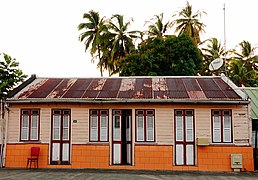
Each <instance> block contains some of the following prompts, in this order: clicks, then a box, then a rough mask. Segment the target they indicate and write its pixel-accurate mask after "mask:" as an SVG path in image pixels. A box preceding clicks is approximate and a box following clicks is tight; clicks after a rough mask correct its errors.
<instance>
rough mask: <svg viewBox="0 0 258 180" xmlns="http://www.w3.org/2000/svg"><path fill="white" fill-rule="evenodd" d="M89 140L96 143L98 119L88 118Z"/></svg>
mask: <svg viewBox="0 0 258 180" xmlns="http://www.w3.org/2000/svg"><path fill="white" fill-rule="evenodd" d="M90 140H91V141H98V117H97V116H91V117H90Z"/></svg>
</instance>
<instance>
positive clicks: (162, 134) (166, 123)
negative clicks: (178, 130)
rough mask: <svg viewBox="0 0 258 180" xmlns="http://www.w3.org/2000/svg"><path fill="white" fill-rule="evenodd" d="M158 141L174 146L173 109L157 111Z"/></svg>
mask: <svg viewBox="0 0 258 180" xmlns="http://www.w3.org/2000/svg"><path fill="white" fill-rule="evenodd" d="M155 113H156V116H155V118H156V119H155V125H156V141H157V143H158V144H169V145H172V144H173V142H174V133H173V132H174V111H173V109H171V108H167V107H166V108H160V107H159V108H156V109H155Z"/></svg>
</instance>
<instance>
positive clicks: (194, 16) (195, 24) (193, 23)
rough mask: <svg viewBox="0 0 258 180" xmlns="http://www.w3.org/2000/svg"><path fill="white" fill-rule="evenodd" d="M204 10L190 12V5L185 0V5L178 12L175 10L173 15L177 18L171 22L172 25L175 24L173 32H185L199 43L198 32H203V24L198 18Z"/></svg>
mask: <svg viewBox="0 0 258 180" xmlns="http://www.w3.org/2000/svg"><path fill="white" fill-rule="evenodd" d="M203 14H206V12H205V11H200V10H199V11H197V12H195V13H193V12H192V6H191V5H190V4H189V2H188V1H187V3H186V6H185V7H184V8H183V9H182V10H181V11H179V12H176V13H175V14H174V15H173V17H175V16H177V19H176V20H174V21H173V22H172V25H176V26H177V27H176V30H175V32H176V33H177V32H179V35H180V34H183V33H186V34H188V35H189V36H190V37H192V39H193V41H194V42H195V43H196V44H198V43H200V42H201V41H200V33H202V32H204V27H205V24H203V23H202V22H200V21H199V18H201V16H202V15H203Z"/></svg>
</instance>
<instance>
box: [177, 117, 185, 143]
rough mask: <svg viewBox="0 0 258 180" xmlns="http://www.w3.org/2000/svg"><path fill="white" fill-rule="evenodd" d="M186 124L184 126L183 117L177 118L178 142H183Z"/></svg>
mask: <svg viewBox="0 0 258 180" xmlns="http://www.w3.org/2000/svg"><path fill="white" fill-rule="evenodd" d="M183 129H184V124H183V117H182V116H176V141H183V140H184V139H183V138H184V132H183Z"/></svg>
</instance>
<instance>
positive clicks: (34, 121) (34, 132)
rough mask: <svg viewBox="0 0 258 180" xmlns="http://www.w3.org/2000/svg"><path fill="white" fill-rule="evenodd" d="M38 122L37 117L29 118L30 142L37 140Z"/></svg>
mask: <svg viewBox="0 0 258 180" xmlns="http://www.w3.org/2000/svg"><path fill="white" fill-rule="evenodd" d="M38 121H39V116H38V115H32V117H31V133H30V139H31V140H38Z"/></svg>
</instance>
